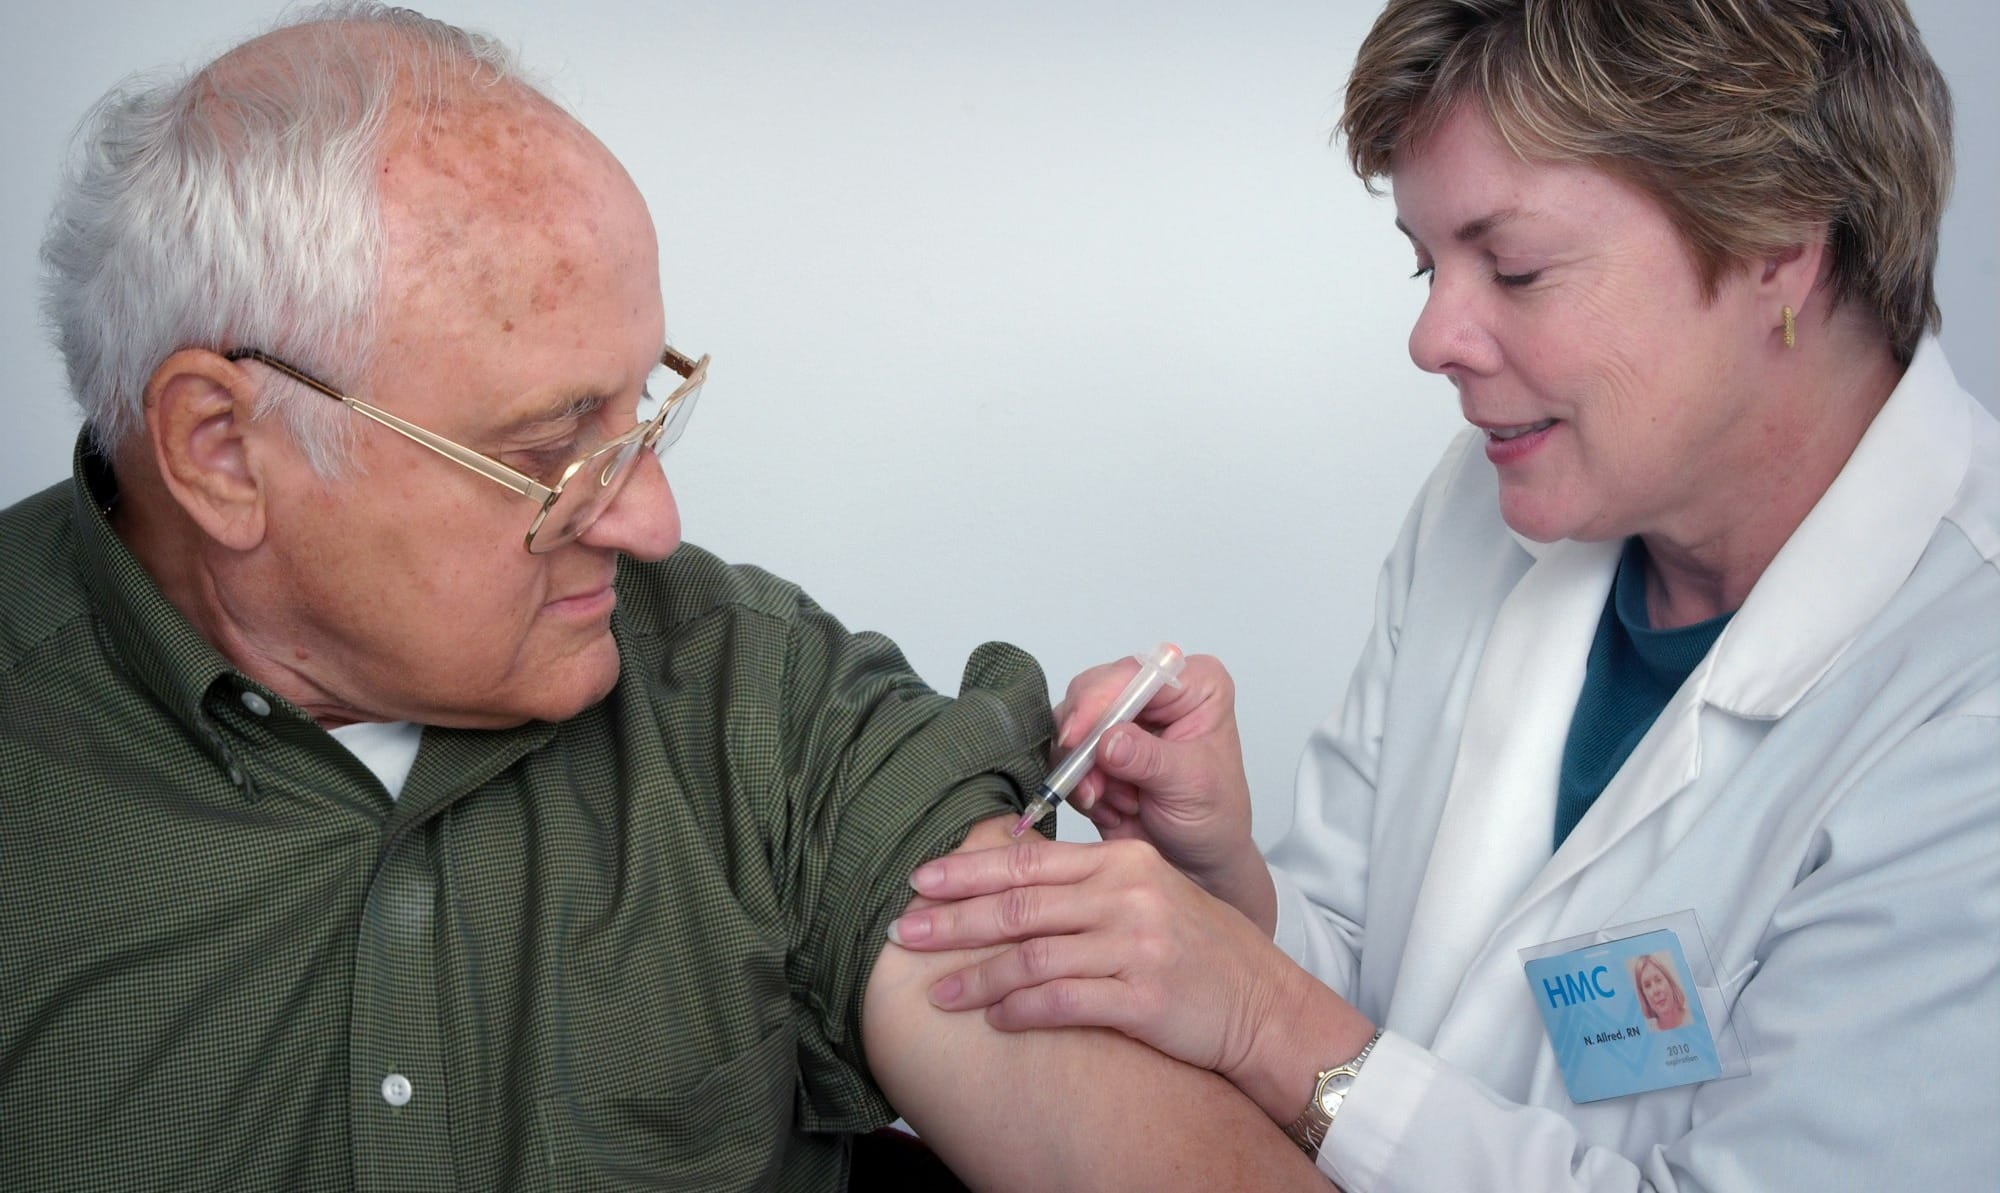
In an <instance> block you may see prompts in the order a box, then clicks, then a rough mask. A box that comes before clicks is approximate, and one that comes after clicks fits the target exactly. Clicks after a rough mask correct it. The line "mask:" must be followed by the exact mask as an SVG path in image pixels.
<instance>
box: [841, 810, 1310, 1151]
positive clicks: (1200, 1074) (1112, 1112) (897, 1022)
mask: <svg viewBox="0 0 2000 1193" xmlns="http://www.w3.org/2000/svg"><path fill="white" fill-rule="evenodd" d="M1007 830H1008V820H1007V819H996V820H989V821H985V822H982V823H981V824H978V825H975V826H974V827H973V830H972V832H971V833H969V834H968V835H967V837H966V840H965V843H964V844H963V845H961V846H960V847H959V848H960V849H980V848H990V847H993V846H997V845H1005V844H1007V843H1008V841H1009V840H1010V838H1009V836H1008V831H1007ZM972 957H973V954H970V953H963V952H959V953H912V952H909V951H907V950H905V949H902V948H899V947H897V946H896V945H894V944H885V945H884V947H883V950H882V955H881V957H880V958H879V959H878V960H877V961H876V964H875V969H874V972H873V973H872V975H871V976H870V978H869V980H868V987H867V992H866V994H865V995H864V996H863V1005H862V1039H863V1044H864V1046H865V1047H866V1049H867V1052H868V1064H869V1068H870V1070H871V1071H872V1072H873V1073H874V1076H875V1080H876V1081H877V1082H878V1083H879V1084H880V1085H881V1086H882V1089H883V1090H884V1092H886V1093H887V1094H888V1095H889V1100H890V1101H891V1102H892V1103H893V1104H894V1105H895V1107H896V1109H897V1111H898V1112H899V1113H901V1114H902V1115H903V1117H904V1118H906V1119H907V1120H909V1122H910V1124H911V1125H912V1126H914V1127H915V1128H916V1129H917V1131H918V1132H919V1133H920V1134H921V1135H922V1136H923V1137H924V1139H925V1141H926V1142H927V1143H929V1144H930V1146H931V1147H932V1148H933V1149H935V1150H936V1151H937V1152H938V1154H939V1155H941V1156H942V1157H944V1159H945V1160H946V1162H947V1163H949V1164H950V1165H951V1166H952V1168H953V1169H954V1170H955V1171H956V1172H957V1173H958V1174H959V1176H960V1178H961V1179H963V1180H965V1181H966V1183H968V1184H970V1185H972V1186H973V1187H975V1188H1015V1189H1018V1188H1082V1189H1121V1188H1131V1189H1171V1188H1204V1189H1209V1188H1217V1187H1240V1188H1269V1189H1282V1188H1301V1189H1320V1190H1324V1189H1325V1188H1326V1187H1327V1186H1326V1183H1325V1181H1324V1180H1323V1179H1322V1178H1321V1177H1320V1175H1319V1174H1318V1172H1317V1170H1315V1169H1314V1168H1313V1167H1312V1165H1311V1163H1310V1162H1308V1161H1307V1160H1306V1158H1305V1157H1304V1156H1303V1155H1301V1154H1300V1152H1299V1151H1298V1149H1297V1148H1295V1147H1294V1146H1293V1145H1292V1144H1291V1142H1290V1141H1289V1140H1288V1139H1286V1138H1285V1136H1284V1134H1283V1132H1281V1131H1279V1130H1278V1128H1277V1126H1276V1124H1274V1123H1272V1122H1271V1120H1270V1119H1269V1118H1268V1117H1266V1116H1265V1115H1264V1113H1263V1112H1262V1111H1260V1110H1258V1109H1257V1107H1256V1106H1255V1105H1253V1104H1252V1103H1251V1102H1250V1101H1249V1100H1248V1099H1247V1098H1245V1097H1243V1096H1242V1095H1241V1094H1239V1093H1238V1092H1237V1090H1236V1088H1235V1087H1234V1086H1232V1085H1230V1084H1229V1083H1228V1082H1227V1081H1225V1080H1224V1079H1223V1078H1221V1077H1219V1076H1217V1075H1216V1074H1214V1073H1210V1072H1206V1071H1204V1070H1199V1069H1194V1068H1191V1067H1189V1066H1187V1065H1184V1064H1182V1063H1181V1062H1179V1061H1177V1060H1174V1059H1172V1058H1170V1057H1167V1056H1165V1055H1162V1054H1161V1053H1158V1052H1155V1051H1153V1050H1152V1049H1151V1048H1149V1047H1147V1046H1145V1045H1143V1044H1140V1043H1138V1042H1137V1041H1135V1040H1132V1039H1130V1038H1129V1037H1126V1036H1124V1035H1121V1034H1119V1033H1117V1032H1113V1031H1108V1030H1102V1029H1091V1028H1065V1029H1057V1030H1042V1031H1027V1032H1015V1033H1009V1032H1001V1031H997V1030H995V1029H994V1028H992V1027H990V1026H988V1025H987V1022H986V1018H985V1016H984V1015H983V1014H981V1013H978V1012H956V1013H948V1012H944V1011H940V1010H938V1009H937V1008H936V1007H934V1006H932V1005H931V1003H930V999H929V996H928V992H929V989H930V985H931V983H932V982H935V981H936V980H937V979H939V978H941V977H943V976H944V975H945V974H947V973H950V972H952V971H953V970H955V969H958V968H959V967H961V966H963V965H964V964H966V962H967V961H968V960H970V959H972Z"/></svg>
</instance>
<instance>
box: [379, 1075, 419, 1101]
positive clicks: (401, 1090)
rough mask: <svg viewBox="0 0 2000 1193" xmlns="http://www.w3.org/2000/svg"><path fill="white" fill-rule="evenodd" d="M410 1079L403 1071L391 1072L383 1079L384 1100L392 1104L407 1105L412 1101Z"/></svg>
mask: <svg viewBox="0 0 2000 1193" xmlns="http://www.w3.org/2000/svg"><path fill="white" fill-rule="evenodd" d="M411 1092H412V1091H411V1089H410V1079H409V1078H408V1077H405V1076H403V1075H402V1074H401V1073H391V1074H389V1075H388V1076H387V1077H384V1078H383V1079H382V1100H383V1101H384V1102H387V1103H388V1104H389V1105H391V1106H407V1105H409V1102H410V1094H411Z"/></svg>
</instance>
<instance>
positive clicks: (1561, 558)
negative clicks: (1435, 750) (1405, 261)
mask: <svg viewBox="0 0 2000 1193" xmlns="http://www.w3.org/2000/svg"><path fill="white" fill-rule="evenodd" d="M1533 550H1535V552H1536V553H1537V554H1538V555H1539V556H1540V558H1539V559H1538V560H1537V561H1536V563H1535V565H1534V566H1533V567H1531V568H1529V569H1528V572H1527V574H1526V575H1524V576H1522V577H1521V580H1520V582H1519V583H1518V584H1517V585H1516V586H1515V588H1514V591H1513V592H1512V593H1510V594H1509V595H1508V597H1507V600H1506V602H1505V603H1504V604H1503V605H1502V606H1501V608H1500V611H1499V614H1498V616H1497V617H1496V618H1495V620H1494V624H1493V631H1492V634H1491V635H1490V636H1489V637H1488V639H1487V642H1486V647H1485V651H1484V655H1483V657H1482V659H1481V662H1480V665H1479V672H1478V676H1477V678H1476V679H1475V680H1474V681H1473V691H1472V697H1471V700H1470V702H1469V703H1468V705H1467V707H1466V716H1465V727H1464V730H1463V732H1462V734H1461V736H1460V744H1459V751H1458V759H1457V762H1456V764H1455V766H1454V768H1453V770H1452V776H1451V786H1450V790H1449V793H1448V795H1447V796H1446V801H1445V808H1444V814H1443V817H1442V819H1441V820H1440V822H1439V825H1438V832H1437V839H1436V842H1435V843H1434V845H1433V846H1432V849H1431V855H1430V861H1429V864H1428V866H1427V868H1426V869H1425V871H1424V881H1423V887H1422V889H1421V890H1420V891H1419V893H1418V896H1417V905H1416V912H1415V915H1414V916H1413V917H1412V921H1411V926H1410V933H1409V938H1408V940H1407V942H1406V944H1405V947H1404V950H1403V956H1402V960H1401V964H1400V966H1399V967H1398V970H1397V977H1396V994H1395V1002H1394V1010H1393V1011H1392V1013H1391V1015H1390V1023H1389V1026H1391V1027H1393V1028H1394V1029H1395V1030H1396V1031H1398V1032H1399V1033H1401V1034H1403V1035H1405V1036H1407V1037H1409V1038H1411V1039H1414V1040H1417V1041H1419V1042H1423V1043H1428V1042H1429V1041H1431V1040H1432V1039H1433V1037H1434V1036H1435V1034H1436V1032H1437V1028H1438V1025H1439V1023H1440V1022H1441V1021H1442V1020H1443V1018H1444V1015H1445V1012H1446V1011H1447V1010H1448V1009H1449V1008H1450V1006H1451V1003H1452V1000H1453V997H1454V995H1455V994H1456V992H1457V991H1458V988H1459V984H1460V983H1461V981H1463V979H1464V978H1465V975H1466V973H1467V970H1468V968H1469V967H1470V965H1471V963H1472V961H1473V959H1474V958H1475V957H1476V956H1477V955H1478V954H1479V952H1480V950H1481V947H1482V946H1483V945H1484V944H1485V943H1486V941H1487V939H1488V938H1489V937H1490V936H1491V934H1492V932H1493V930H1494V928H1495V927H1496V926H1497V925H1498V924H1499V922H1500V919H1501V917H1502V916H1503V915H1504V914H1505V913H1506V911H1507V910H1508V909H1509V908H1510V907H1511V906H1513V905H1514V903H1515V899H1516V896H1518V895H1519V894H1520V893H1521V891H1522V890H1524V889H1525V888H1526V887H1527V886H1528V884H1529V883H1530V881H1532V880H1533V878H1534V876H1535V874H1536V872H1537V871H1538V870H1540V869H1541V868H1542V867H1543V865H1544V864H1545V863H1546V862H1547V861H1548V859H1549V844H1550V836H1551V834H1552V833H1553V831H1554V824H1555V801H1556V783H1557V779H1558V776H1559V774H1560V771H1561V768H1562V753H1563V743H1564V740H1565V738H1566V737H1567V735H1568V732H1569V722H1570V718H1571V716H1572V715H1573V714H1574V712H1575V711H1576V698H1577V693H1578V692H1579V691H1581V690H1582V687H1583V674H1584V666H1585V664H1586V662H1587V661H1588V658H1589V654H1590V643H1591V639H1592V637H1593V636H1594V635H1595V633H1596V630H1597V621H1598V615H1599V614H1600V613H1601V612H1602V611H1603V608H1604V599H1605V596H1606V594H1607V593H1609V591H1610V587H1611V577H1612V573H1613V572H1614V570H1615V569H1616V567H1617V562H1618V554H1619V550H1620V544H1618V543H1616V542H1610V543H1573V542H1562V543H1555V544H1551V545H1549V546H1546V547H1543V546H1539V545H1537V546H1535V547H1533Z"/></svg>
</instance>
